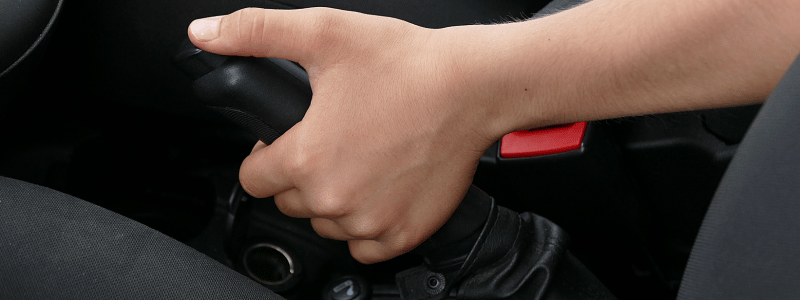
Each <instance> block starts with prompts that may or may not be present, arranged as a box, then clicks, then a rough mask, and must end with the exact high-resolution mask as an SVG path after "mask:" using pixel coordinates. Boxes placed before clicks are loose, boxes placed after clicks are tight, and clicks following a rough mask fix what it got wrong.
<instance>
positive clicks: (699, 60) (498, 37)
mask: <svg viewBox="0 0 800 300" xmlns="http://www.w3.org/2000/svg"><path fill="white" fill-rule="evenodd" d="M798 19H800V5H798V2H797V1H761V2H758V1H740V0H719V1H669V0H667V1H664V0H655V1H653V0H651V1H634V0H595V1H593V2H590V3H587V4H584V5H582V6H579V7H577V8H574V9H571V10H568V11H565V12H562V13H559V14H556V15H552V16H548V17H545V18H541V19H537V20H531V21H526V22H519V23H510V24H503V25H492V26H468V27H464V28H454V29H452V30H464V31H462V32H467V31H466V30H470V31H472V32H473V34H475V36H474V37H473V38H474V39H475V41H474V43H471V46H470V47H467V50H466V51H468V53H470V55H468V57H480V56H481V53H482V52H484V51H486V55H487V56H488V57H492V59H489V60H485V59H484V60H483V62H481V60H480V59H475V60H469V62H470V64H474V65H475V67H474V68H475V69H478V71H477V72H476V74H477V75H472V76H482V77H484V78H479V79H481V80H484V82H491V88H487V90H495V91H498V93H499V94H498V95H500V98H499V99H498V98H495V99H493V100H492V101H495V103H494V104H495V105H497V106H500V107H502V109H498V111H501V110H502V111H503V113H504V114H505V117H504V118H502V119H504V120H506V121H507V122H506V123H502V124H499V125H497V126H498V128H501V129H502V130H499V131H498V134H503V133H505V132H507V131H512V130H517V129H525V128H531V127H536V126H541V125H548V124H556V123H564V122H571V121H582V120H596V119H604V118H613V117H621V116H629V115H641V114H649V113H658V112H670V111H681V110H694V109H702V108H711V107H722V106H733V105H743V104H749V103H756V102H759V101H762V100H763V99H764V98H765V97H766V96H767V95H768V94H769V92H770V91H771V89H772V88H773V87H774V85H775V84H776V83H777V82H778V80H779V79H780V77H781V75H782V74H783V73H784V71H785V70H786V68H788V66H789V65H790V63H791V61H792V60H793V59H794V58H795V57H796V56H797V54H798V51H800V50H798V49H799V48H798V45H800V22H797V21H796V20H798ZM487 56H484V57H483V58H485V57H487ZM500 91H502V92H500ZM498 114H499V112H498Z"/></svg>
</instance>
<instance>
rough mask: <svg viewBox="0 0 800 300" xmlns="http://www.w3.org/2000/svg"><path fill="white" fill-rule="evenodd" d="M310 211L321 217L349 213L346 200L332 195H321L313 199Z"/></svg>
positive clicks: (336, 216) (334, 216) (335, 216)
mask: <svg viewBox="0 0 800 300" xmlns="http://www.w3.org/2000/svg"><path fill="white" fill-rule="evenodd" d="M310 209H311V212H312V213H313V214H314V215H316V216H320V217H323V218H340V217H343V216H345V215H347V214H348V213H349V207H348V205H347V202H346V200H343V199H342V198H334V197H322V198H317V199H315V200H314V202H313V203H312V205H311V206H310Z"/></svg>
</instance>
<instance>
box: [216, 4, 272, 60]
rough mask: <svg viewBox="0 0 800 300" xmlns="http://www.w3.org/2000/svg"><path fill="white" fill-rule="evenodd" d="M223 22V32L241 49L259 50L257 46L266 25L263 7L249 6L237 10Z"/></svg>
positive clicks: (261, 39)
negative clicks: (224, 23)
mask: <svg viewBox="0 0 800 300" xmlns="http://www.w3.org/2000/svg"><path fill="white" fill-rule="evenodd" d="M225 22H226V23H227V24H226V26H224V28H226V29H227V30H225V31H226V32H224V33H223V34H226V35H229V36H230V37H231V38H232V39H233V40H235V41H236V43H237V44H238V46H239V48H240V50H241V51H245V52H252V51H260V50H261V49H259V46H260V44H261V42H262V41H263V35H264V32H265V29H266V25H267V24H266V16H265V15H264V11H263V9H260V8H252V7H249V8H243V9H240V10H237V11H235V12H233V13H232V14H230V16H229V18H228V19H227V20H225Z"/></svg>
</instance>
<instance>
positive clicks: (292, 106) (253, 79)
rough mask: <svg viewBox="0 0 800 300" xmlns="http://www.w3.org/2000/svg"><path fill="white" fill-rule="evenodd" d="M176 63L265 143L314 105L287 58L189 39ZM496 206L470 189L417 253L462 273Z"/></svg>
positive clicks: (208, 101)
mask: <svg viewBox="0 0 800 300" xmlns="http://www.w3.org/2000/svg"><path fill="white" fill-rule="evenodd" d="M174 63H175V65H176V66H177V67H178V68H179V69H180V70H181V71H183V72H184V73H185V74H186V75H187V76H189V77H190V78H191V79H192V80H194V84H193V91H194V94H195V96H196V97H197V99H198V100H199V101H200V102H201V103H202V104H204V105H205V106H207V107H208V108H210V109H212V110H214V111H217V112H218V113H220V114H222V115H223V116H225V117H227V118H228V119H230V120H231V121H233V122H234V123H236V124H238V125H240V126H242V127H244V128H245V129H246V130H248V131H250V132H251V133H252V134H254V135H256V136H257V137H258V138H259V139H260V140H261V141H262V142H264V143H266V144H271V143H272V142H274V141H275V140H276V139H277V138H278V137H280V136H281V135H282V134H283V133H284V132H286V131H287V130H289V129H290V128H291V127H292V126H294V124H296V123H297V122H300V120H302V119H303V116H304V115H305V112H306V110H308V107H309V105H310V104H311V96H312V92H311V86H310V84H309V80H308V75H307V73H306V72H305V70H303V69H302V68H301V67H300V66H298V65H297V64H295V63H293V62H290V61H287V60H283V59H276V58H254V57H232V56H231V57H228V56H221V55H216V54H213V53H208V52H205V51H202V50H200V49H198V48H197V47H195V46H194V45H193V44H192V43H191V42H189V40H188V39H187V40H185V41H184V42H183V44H182V45H181V48H180V50H179V51H178V54H177V55H176V56H175V59H174ZM494 206H495V204H494V199H493V198H492V197H490V196H489V195H487V194H486V193H484V192H483V191H481V190H480V189H478V188H477V187H475V186H471V187H470V189H469V191H468V193H467V195H466V197H465V198H464V200H463V201H462V202H461V204H460V206H459V207H458V208H457V209H456V210H455V212H454V213H453V215H452V216H451V217H450V219H449V220H448V221H447V222H446V223H445V224H444V225H443V226H442V227H441V228H440V229H439V230H438V231H437V232H436V233H435V234H434V235H433V236H431V237H430V238H429V239H428V240H426V241H425V242H423V244H422V245H420V246H418V247H417V248H416V249H415V250H414V251H413V252H414V253H418V254H421V255H422V256H423V257H424V260H425V264H426V265H427V266H429V267H430V268H431V269H432V270H439V271H447V270H452V269H458V268H459V267H460V265H461V264H463V262H464V260H465V259H466V257H467V255H468V254H469V253H470V251H471V250H472V248H473V246H474V244H475V242H476V241H477V240H478V237H479V236H480V234H481V231H482V230H483V227H484V222H485V220H486V219H487V217H488V216H489V212H490V211H492V210H493V208H494ZM442 283H444V282H442Z"/></svg>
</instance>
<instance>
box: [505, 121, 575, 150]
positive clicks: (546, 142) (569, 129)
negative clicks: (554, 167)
mask: <svg viewBox="0 0 800 300" xmlns="http://www.w3.org/2000/svg"><path fill="white" fill-rule="evenodd" d="M586 124H587V122H578V123H572V124H565V125H559V126H554V127H549V128H541V129H533V130H522V131H516V132H512V133H509V134H506V135H505V136H503V139H502V140H501V141H500V157H502V158H523V157H536V156H542V155H548V154H556V153H561V152H567V151H572V150H577V149H580V148H581V144H582V143H583V135H584V134H585V133H586Z"/></svg>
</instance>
